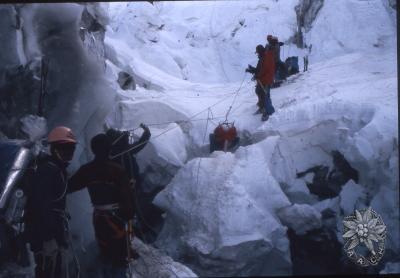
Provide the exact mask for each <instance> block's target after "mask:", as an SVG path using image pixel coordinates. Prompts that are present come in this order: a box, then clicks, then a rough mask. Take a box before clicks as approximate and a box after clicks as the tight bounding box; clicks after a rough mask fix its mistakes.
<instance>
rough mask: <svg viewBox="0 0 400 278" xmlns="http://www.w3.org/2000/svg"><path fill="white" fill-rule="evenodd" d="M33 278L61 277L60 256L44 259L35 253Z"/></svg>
mask: <svg viewBox="0 0 400 278" xmlns="http://www.w3.org/2000/svg"><path fill="white" fill-rule="evenodd" d="M35 263H36V268H35V278H59V277H64V276H63V275H62V268H61V255H60V254H57V255H56V256H55V257H54V258H50V257H45V256H43V255H42V254H41V253H35Z"/></svg>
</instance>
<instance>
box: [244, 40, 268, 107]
mask: <svg viewBox="0 0 400 278" xmlns="http://www.w3.org/2000/svg"><path fill="white" fill-rule="evenodd" d="M264 51H265V48H264V47H263V46H262V45H261V44H259V45H257V47H256V52H255V53H256V54H257V56H258V62H257V66H256V67H253V66H251V65H249V66H248V67H247V69H246V72H249V73H251V74H253V78H252V80H255V78H256V75H257V74H258V73H259V71H260V69H261V64H262V57H263V55H264ZM255 93H256V95H257V106H258V109H257V111H256V112H255V113H254V114H261V113H262V112H263V110H264V104H265V92H264V90H263V89H262V88H261V87H260V85H259V84H258V83H257V84H256V87H255Z"/></svg>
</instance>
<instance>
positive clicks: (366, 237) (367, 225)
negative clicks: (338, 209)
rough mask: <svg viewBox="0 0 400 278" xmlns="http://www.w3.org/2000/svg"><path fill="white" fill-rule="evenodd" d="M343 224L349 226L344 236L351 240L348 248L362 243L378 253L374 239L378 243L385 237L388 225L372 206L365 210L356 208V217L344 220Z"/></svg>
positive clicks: (372, 251) (374, 253)
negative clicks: (373, 210) (361, 210)
mask: <svg viewBox="0 0 400 278" xmlns="http://www.w3.org/2000/svg"><path fill="white" fill-rule="evenodd" d="M343 225H344V226H345V227H346V228H347V229H346V230H347V231H346V232H345V233H344V234H343V238H345V239H346V240H349V241H350V242H349V244H348V246H347V250H351V249H354V248H356V247H357V246H358V245H359V244H360V243H361V244H365V246H366V247H367V248H368V249H369V250H370V252H371V253H372V254H373V255H374V256H375V255H376V252H375V249H374V244H373V241H374V242H376V243H378V242H380V241H383V240H384V239H385V231H386V226H385V225H384V224H383V222H382V220H381V219H380V217H378V216H377V215H376V213H373V212H372V210H371V208H370V207H369V208H368V209H366V210H364V211H363V212H360V211H358V210H356V211H355V219H353V220H344V221H343Z"/></svg>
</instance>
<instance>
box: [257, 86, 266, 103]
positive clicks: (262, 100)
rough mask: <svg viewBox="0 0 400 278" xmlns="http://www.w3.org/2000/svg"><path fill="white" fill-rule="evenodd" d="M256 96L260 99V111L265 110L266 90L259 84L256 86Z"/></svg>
mask: <svg viewBox="0 0 400 278" xmlns="http://www.w3.org/2000/svg"><path fill="white" fill-rule="evenodd" d="M256 95H257V98H258V101H257V106H258V108H259V109H261V110H263V109H264V107H265V92H264V89H263V88H262V87H261V86H260V84H258V83H257V86H256Z"/></svg>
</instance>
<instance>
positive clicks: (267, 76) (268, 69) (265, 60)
mask: <svg viewBox="0 0 400 278" xmlns="http://www.w3.org/2000/svg"><path fill="white" fill-rule="evenodd" d="M274 76H275V58H274V49H273V47H272V46H267V47H266V48H265V51H264V53H263V57H262V61H261V68H260V70H259V71H258V72H257V74H256V76H255V77H256V79H257V84H258V86H260V87H261V88H262V89H263V91H264V92H265V98H264V101H265V104H264V111H263V115H262V118H261V120H262V121H266V120H268V118H269V116H270V115H272V114H273V113H274V112H275V109H274V107H273V106H272V101H271V96H270V90H271V85H272V84H273V83H274Z"/></svg>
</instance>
